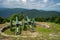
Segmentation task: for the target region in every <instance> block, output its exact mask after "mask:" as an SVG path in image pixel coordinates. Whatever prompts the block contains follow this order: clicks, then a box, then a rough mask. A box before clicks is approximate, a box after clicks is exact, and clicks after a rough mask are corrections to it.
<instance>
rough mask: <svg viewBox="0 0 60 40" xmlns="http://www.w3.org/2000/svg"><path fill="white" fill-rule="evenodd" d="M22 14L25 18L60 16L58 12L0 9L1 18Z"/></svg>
mask: <svg viewBox="0 0 60 40" xmlns="http://www.w3.org/2000/svg"><path fill="white" fill-rule="evenodd" d="M21 12H23V14H25V15H26V16H29V17H52V16H60V12H57V11H45V10H36V9H23V8H13V9H10V8H5V9H4V8H3V9H2V8H1V9H0V16H1V17H5V18H7V17H9V16H11V15H12V14H14V13H16V14H20V13H21Z"/></svg>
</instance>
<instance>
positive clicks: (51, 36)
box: [0, 22, 60, 40]
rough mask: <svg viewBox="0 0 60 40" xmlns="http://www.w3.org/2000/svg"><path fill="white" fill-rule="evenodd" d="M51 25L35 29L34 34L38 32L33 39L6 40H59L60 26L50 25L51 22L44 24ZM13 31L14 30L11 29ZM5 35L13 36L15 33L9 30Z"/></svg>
mask: <svg viewBox="0 0 60 40" xmlns="http://www.w3.org/2000/svg"><path fill="white" fill-rule="evenodd" d="M45 23H48V24H50V25H51V27H50V28H44V27H36V28H35V30H36V32H39V34H38V36H37V37H35V38H30V37H27V38H21V37H18V38H11V37H9V38H8V39H11V40H60V24H56V23H51V22H45ZM13 29H15V28H13ZM5 33H6V34H9V35H11V34H13V35H14V34H15V31H13V32H11V31H10V29H7V30H6V31H5ZM0 38H1V36H0ZM5 38H7V37H5ZM5 38H3V39H5Z"/></svg>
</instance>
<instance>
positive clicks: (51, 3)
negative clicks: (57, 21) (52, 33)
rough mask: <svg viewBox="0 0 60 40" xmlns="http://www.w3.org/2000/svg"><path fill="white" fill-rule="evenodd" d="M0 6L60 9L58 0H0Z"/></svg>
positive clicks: (59, 0)
mask: <svg viewBox="0 0 60 40" xmlns="http://www.w3.org/2000/svg"><path fill="white" fill-rule="evenodd" d="M0 8H26V9H39V10H40V9H42V10H55V11H60V0H0Z"/></svg>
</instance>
